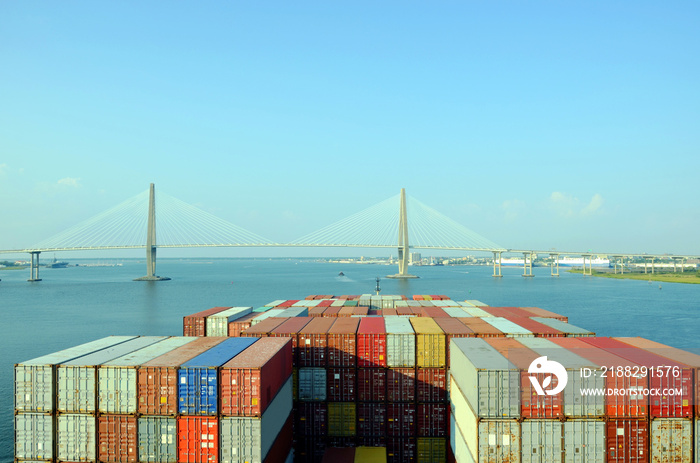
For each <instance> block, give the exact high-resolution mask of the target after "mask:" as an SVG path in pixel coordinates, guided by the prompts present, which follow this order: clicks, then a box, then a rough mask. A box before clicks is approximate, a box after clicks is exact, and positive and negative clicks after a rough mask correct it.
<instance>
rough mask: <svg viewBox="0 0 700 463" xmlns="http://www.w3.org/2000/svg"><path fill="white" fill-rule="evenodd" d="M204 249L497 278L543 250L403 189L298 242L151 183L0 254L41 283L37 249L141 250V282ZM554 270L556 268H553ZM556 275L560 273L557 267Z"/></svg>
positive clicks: (528, 268)
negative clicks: (506, 262) (427, 259)
mask: <svg viewBox="0 0 700 463" xmlns="http://www.w3.org/2000/svg"><path fill="white" fill-rule="evenodd" d="M409 218H410V220H409ZM156 219H157V220H156ZM409 237H410V244H409ZM202 247H314V248H319V247H355V248H392V249H397V250H398V254H399V255H398V262H399V272H398V273H397V274H396V275H390V276H389V277H392V278H414V277H413V276H411V275H409V274H408V272H407V269H408V258H409V249H427V250H431V249H432V250H444V251H467V252H492V253H493V255H494V276H500V275H501V268H500V267H501V266H500V262H501V254H502V253H507V252H509V253H522V254H523V269H524V274H523V275H524V276H532V260H533V256H534V254H536V253H538V252H539V253H542V251H534V250H513V249H507V248H504V247H502V246H499V245H498V244H496V243H494V242H492V241H491V240H489V239H487V238H484V237H483V236H480V235H478V234H477V233H475V232H473V231H471V230H469V229H468V228H466V227H464V226H462V225H460V224H459V223H457V222H455V221H454V220H452V219H450V218H448V217H446V216H445V215H443V214H441V213H439V212H437V211H436V210H434V209H432V208H430V207H429V206H426V205H425V204H423V203H421V202H420V201H418V200H416V199H415V198H412V197H409V196H407V195H406V194H405V192H404V190H403V189H402V190H401V193H400V194H399V195H397V196H394V197H392V198H389V199H387V200H385V201H382V202H380V203H378V204H376V205H374V206H372V207H369V208H367V209H365V210H363V211H361V212H358V213H356V214H353V215H351V216H349V217H347V218H346V219H343V220H340V221H338V222H336V223H334V224H331V225H328V226H326V227H324V228H322V229H320V230H317V231H315V232H313V233H310V234H307V235H305V236H302V237H300V238H298V239H296V240H293V241H290V242H286V243H279V242H275V241H274V240H270V239H268V238H265V237H263V236H260V235H258V234H256V233H253V232H251V231H248V230H246V229H245V228H242V227H240V226H238V225H235V224H232V223H230V222H227V221H225V220H223V219H220V218H218V217H216V216H214V215H212V214H209V213H207V212H205V211H203V210H201V209H198V208H196V207H194V206H192V205H189V204H187V203H185V202H183V201H181V200H179V199H177V198H174V197H172V196H169V195H167V194H165V193H162V192H158V194H157V195H156V192H155V187H154V185H153V184H151V186H150V188H149V190H147V191H145V192H143V193H141V194H139V195H136V196H134V197H132V198H129V199H127V200H126V201H124V202H122V203H121V204H119V205H117V206H115V207H113V208H111V209H109V210H107V211H104V212H102V213H101V214H98V215H96V216H94V217H92V218H90V219H88V220H86V221H84V222H81V223H79V224H77V225H75V226H73V227H71V228H69V229H67V230H65V231H64V232H62V233H59V234H57V235H55V236H53V237H51V238H49V239H46V240H44V241H41V242H39V243H36V244H34V245H32V246H31V247H28V248H25V249H14V250H0V253H25V252H26V253H29V254H30V255H31V267H30V270H31V277H30V280H29V281H40V278H39V255H40V254H41V253H42V252H57V251H86V250H114V249H145V251H146V257H147V264H146V267H147V269H146V276H144V277H141V278H138V280H163V279H167V278H165V277H159V276H158V275H156V251H157V249H158V248H202ZM544 253H549V254H553V255H554V254H556V255H560V254H564V255H567V254H568V255H579V256H581V255H582V256H584V270H585V258H586V256H588V257H589V258H590V259H591V262H592V255H593V254H592V253H580V252H561V251H557V252H555V253H553V252H552V251H544ZM596 254H599V253H596ZM613 255H615V254H613ZM616 256H620V257H621V256H623V255H622V254H617V255H616ZM627 256H631V255H629V254H627ZM645 256H648V257H651V258H653V257H659V256H649V255H645ZM665 257H668V256H665ZM685 257H689V256H678V258H679V259H681V258H685ZM528 264H529V265H528ZM681 268H682V267H681ZM552 274H553V275H554V274H555V273H554V269H552ZM556 274H557V275H558V268H557V272H556Z"/></svg>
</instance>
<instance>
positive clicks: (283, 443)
mask: <svg viewBox="0 0 700 463" xmlns="http://www.w3.org/2000/svg"><path fill="white" fill-rule="evenodd" d="M293 439H294V419H293V416H292V414H291V413H290V414H289V418H287V421H286V422H285V423H284V426H282V429H280V432H279V434H277V437H276V438H275V442H273V444H272V447H270V450H268V451H267V456H266V457H265V459H264V460H263V463H282V462H285V461H287V457H288V456H289V453H290V452H291V451H292V441H293Z"/></svg>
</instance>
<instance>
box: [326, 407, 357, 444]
mask: <svg viewBox="0 0 700 463" xmlns="http://www.w3.org/2000/svg"><path fill="white" fill-rule="evenodd" d="M355 416H356V412H355V403H354V402H328V435H329V436H332V437H353V436H354V435H355Z"/></svg>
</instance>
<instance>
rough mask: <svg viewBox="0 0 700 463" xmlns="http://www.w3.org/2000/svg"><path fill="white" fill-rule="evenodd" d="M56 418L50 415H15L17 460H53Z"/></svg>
mask: <svg viewBox="0 0 700 463" xmlns="http://www.w3.org/2000/svg"><path fill="white" fill-rule="evenodd" d="M53 420H54V417H53V415H51V414H49V413H18V414H16V415H15V458H17V459H18V460H52V459H53V436H54V421H53Z"/></svg>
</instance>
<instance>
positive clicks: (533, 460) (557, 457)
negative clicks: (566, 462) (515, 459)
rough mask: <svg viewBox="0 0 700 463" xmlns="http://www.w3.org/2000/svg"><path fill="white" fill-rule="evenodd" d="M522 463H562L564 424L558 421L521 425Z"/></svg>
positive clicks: (524, 422) (539, 421)
mask: <svg viewBox="0 0 700 463" xmlns="http://www.w3.org/2000/svg"><path fill="white" fill-rule="evenodd" d="M520 432H521V436H520V442H521V454H522V463H561V462H562V459H563V457H564V448H563V447H562V441H563V439H564V423H562V422H561V421H558V420H525V421H523V422H522V423H520Z"/></svg>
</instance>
